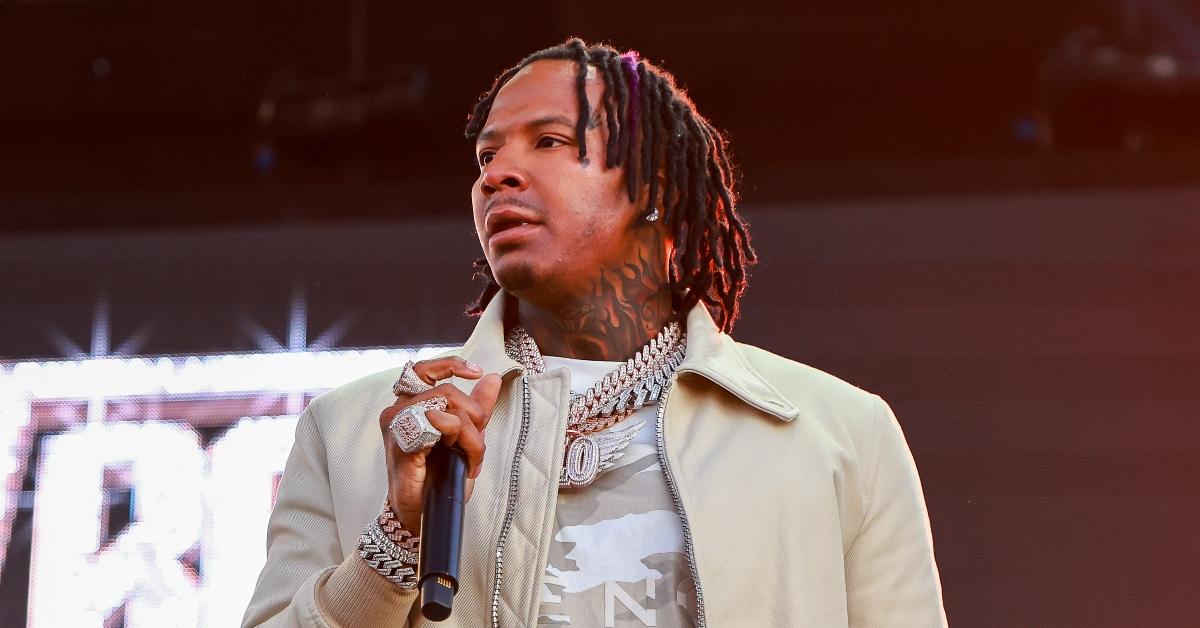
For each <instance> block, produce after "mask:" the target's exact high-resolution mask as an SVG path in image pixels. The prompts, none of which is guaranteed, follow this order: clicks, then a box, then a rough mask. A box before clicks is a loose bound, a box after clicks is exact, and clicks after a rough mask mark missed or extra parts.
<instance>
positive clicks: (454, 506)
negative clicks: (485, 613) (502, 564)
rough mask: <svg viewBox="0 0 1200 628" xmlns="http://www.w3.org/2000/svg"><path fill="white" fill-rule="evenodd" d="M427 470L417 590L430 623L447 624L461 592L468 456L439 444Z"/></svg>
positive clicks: (428, 458)
mask: <svg viewBox="0 0 1200 628" xmlns="http://www.w3.org/2000/svg"><path fill="white" fill-rule="evenodd" d="M425 469H426V471H425V473H426V477H425V510H424V512H422V513H421V553H420V557H419V562H418V570H417V574H418V579H417V587H418V588H419V589H420V591H421V614H422V615H424V616H425V619H428V620H429V621H444V620H445V619H446V618H447V617H449V616H450V610H451V607H452V606H453V605H454V594H455V593H456V592H457V591H458V558H459V553H460V550H461V548H462V529H463V528H462V520H463V504H464V503H465V502H466V498H465V494H464V493H465V490H466V479H467V456H466V454H464V453H463V452H462V450H460V449H458V448H452V447H446V446H445V445H442V444H440V443H439V444H438V445H436V446H434V448H433V449H431V450H430V451H429V454H428V456H427V457H426V458H425Z"/></svg>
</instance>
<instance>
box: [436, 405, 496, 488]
mask: <svg viewBox="0 0 1200 628" xmlns="http://www.w3.org/2000/svg"><path fill="white" fill-rule="evenodd" d="M425 417H426V418H428V419H429V422H430V423H432V424H433V426H434V427H436V428H437V430H438V431H439V432H441V433H442V444H444V445H446V446H447V447H458V448H459V449H461V450H462V452H463V453H464V454H466V455H467V475H468V477H470V478H475V477H476V476H477V475H478V474H479V465H480V464H481V463H482V462H483V452H484V448H485V445H484V443H483V434H480V433H479V429H478V428H476V427H475V424H474V423H472V422H471V421H470V420H469V419H467V418H466V417H463V416H459V415H458V414H451V413H449V412H441V411H438V410H427V411H426V412H425Z"/></svg>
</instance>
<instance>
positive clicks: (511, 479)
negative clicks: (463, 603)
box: [492, 375, 530, 628]
mask: <svg viewBox="0 0 1200 628" xmlns="http://www.w3.org/2000/svg"><path fill="white" fill-rule="evenodd" d="M529 412H530V410H529V376H528V375H522V376H521V432H520V435H519V436H518V437H517V447H516V451H515V453H514V454H513V461H512V470H511V471H510V472H509V475H508V502H507V503H506V504H505V505H504V521H503V522H502V523H501V524H500V538H499V539H497V540H496V567H495V579H494V581H493V582H494V584H493V585H492V628H500V582H501V581H502V580H503V579H504V545H505V544H506V543H507V542H508V531H509V529H510V528H511V527H512V520H513V516H515V515H516V507H517V482H518V480H519V479H520V477H521V455H522V454H523V453H524V452H525V441H526V440H527V439H528V436H529Z"/></svg>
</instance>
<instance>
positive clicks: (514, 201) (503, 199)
mask: <svg viewBox="0 0 1200 628" xmlns="http://www.w3.org/2000/svg"><path fill="white" fill-rule="evenodd" d="M499 205H513V206H515V207H524V208H525V209H532V210H533V211H535V212H539V213H541V211H542V210H541V209H539V208H538V207H537V206H535V205H533V204H532V203H529V202H526V201H524V200H522V199H521V198H519V197H516V196H496V197H493V198H492V200H490V201H488V204H487V207H485V208H484V210H483V213H484V214H485V215H486V214H487V213H488V212H490V211H492V208H493V207H497V206H499Z"/></svg>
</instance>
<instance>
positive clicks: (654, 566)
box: [538, 356, 696, 628]
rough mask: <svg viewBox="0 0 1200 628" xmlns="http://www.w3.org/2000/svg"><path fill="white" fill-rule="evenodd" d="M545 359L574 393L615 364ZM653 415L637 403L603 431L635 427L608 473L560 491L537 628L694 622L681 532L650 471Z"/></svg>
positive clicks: (662, 482) (656, 472) (656, 474)
mask: <svg viewBox="0 0 1200 628" xmlns="http://www.w3.org/2000/svg"><path fill="white" fill-rule="evenodd" d="M545 360H546V369H547V370H554V369H558V368H562V367H566V368H567V369H569V370H570V372H571V390H572V391H573V392H576V393H582V392H584V391H586V390H587V389H588V388H589V387H591V385H592V384H594V383H596V382H597V381H599V380H600V378H602V377H603V376H604V375H605V374H606V373H608V372H609V371H612V370H614V369H616V368H617V367H618V366H620V363H619V362H599V361H592V360H575V359H570V358H556V357H551V356H546V357H545ZM657 412H658V406H657V404H655V405H650V406H646V407H644V408H641V409H639V410H638V411H637V412H635V413H634V414H633V415H632V416H630V417H629V418H627V419H625V420H624V421H622V422H620V423H618V424H617V425H615V426H613V427H611V428H609V429H621V428H624V427H626V426H630V425H633V424H635V423H637V422H639V421H641V422H644V424H643V425H642V427H641V429H640V430H638V433H637V435H636V436H635V437H634V439H633V442H631V443H630V444H629V446H628V447H627V448H626V449H625V455H624V456H623V457H621V459H620V460H617V462H616V466H615V467H614V468H612V469H610V470H608V471H607V472H605V473H602V474H601V475H600V476H599V477H597V478H596V480H595V481H594V482H592V484H590V485H589V486H585V487H580V488H564V489H561V490H559V493H558V507H557V509H556V510H555V514H554V518H555V522H554V538H553V540H552V541H551V543H550V556H549V559H548V564H547V565H546V572H545V574H544V575H543V579H542V597H541V607H540V610H539V613H538V625H539V626H587V627H591V626H605V627H613V628H616V627H635V626H636V627H642V626H665V627H668V628H674V627H676V626H694V625H695V623H696V622H695V619H694V617H695V612H694V609H695V589H694V585H693V584H692V577H691V571H690V570H689V569H688V565H687V557H686V555H685V553H684V547H683V526H682V525H681V524H680V521H679V514H678V512H677V511H676V510H675V502H674V501H673V500H672V499H671V493H670V491H669V490H668V488H667V483H666V479H665V478H664V477H663V474H662V469H661V468H660V467H659V461H658V448H657V445H656V436H655V418H656V416H657Z"/></svg>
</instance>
